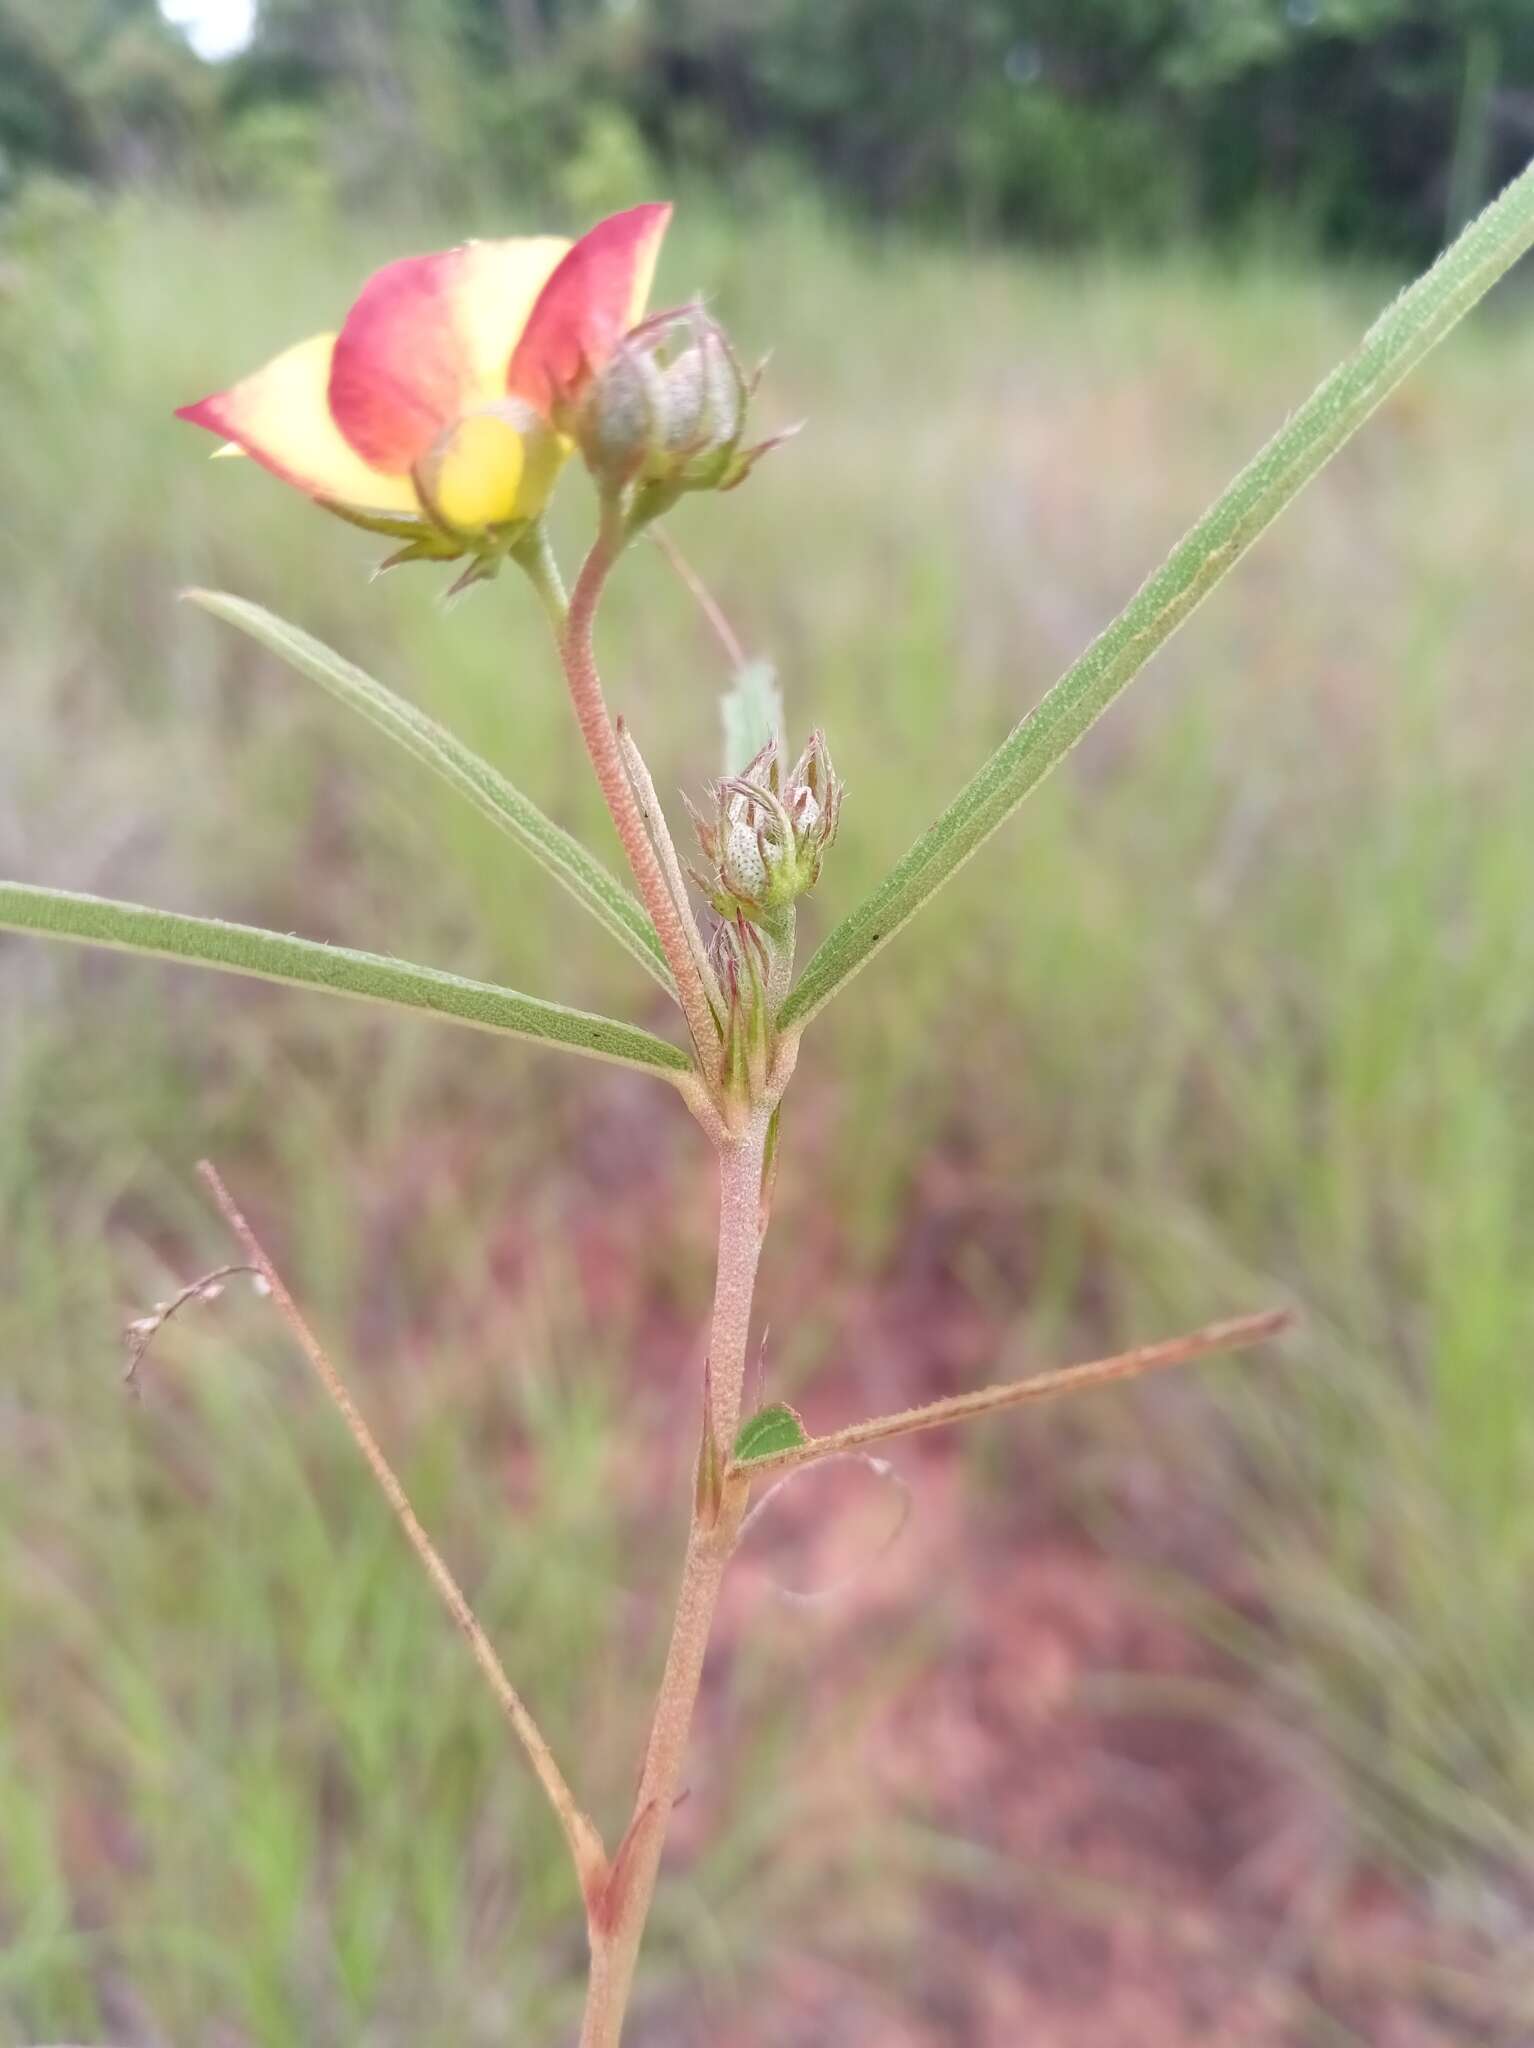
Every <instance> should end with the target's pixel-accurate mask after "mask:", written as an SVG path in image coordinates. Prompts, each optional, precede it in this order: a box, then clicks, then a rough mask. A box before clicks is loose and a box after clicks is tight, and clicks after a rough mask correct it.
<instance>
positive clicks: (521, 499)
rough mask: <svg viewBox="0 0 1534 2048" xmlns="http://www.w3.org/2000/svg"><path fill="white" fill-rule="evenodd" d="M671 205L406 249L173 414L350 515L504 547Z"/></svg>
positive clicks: (645, 279) (450, 545)
mask: <svg viewBox="0 0 1534 2048" xmlns="http://www.w3.org/2000/svg"><path fill="white" fill-rule="evenodd" d="M670 217H671V208H670V207H669V206H664V205H648V206H636V207H633V208H631V209H630V210H629V211H628V212H626V213H617V214H613V215H612V216H611V217H610V218H609V219H607V220H604V221H600V222H599V223H598V224H597V225H596V226H595V227H594V228H592V229H591V230H590V231H589V233H587V234H585V235H583V236H582V237H581V238H580V240H579V241H577V242H574V243H569V242H565V241H563V240H561V239H559V238H558V237H554V236H535V237H527V238H514V239H511V240H506V241H495V242H468V243H465V244H464V245H463V246H462V247H461V248H457V249H445V250H442V251H439V252H438V253H436V254H433V255H430V256H407V257H404V258H402V259H401V260H400V261H399V262H397V263H390V264H388V265H386V266H385V267H384V269H382V270H380V271H378V272H377V273H376V274H375V275H374V276H373V277H371V278H369V280H368V282H367V283H366V284H365V285H364V286H363V288H362V291H361V293H360V294H359V296H358V298H357V300H356V302H355V304H354V305H353V306H352V308H351V311H350V312H349V313H348V314H347V316H346V319H345V320H344V322H343V323H342V326H341V330H340V332H339V333H338V334H316V335H312V336H311V337H310V338H309V340H307V341H301V342H298V343H297V344H295V346H294V347H292V348H289V349H286V350H284V352H283V353H282V354H281V355H279V356H277V357H275V358H274V359H273V360H272V361H271V362H269V363H268V364H267V365H266V366H265V368H264V369H260V370H257V371H255V372H254V374H253V375H251V376H249V377H246V378H244V379H242V380H241V382H239V383H238V384H234V385H231V386H230V388H229V389H228V390H227V391H220V392H217V393H215V394H214V395H213V396H212V397H211V398H204V399H202V400H200V401H199V402H198V403H197V404H196V405H187V406H182V407H181V408H180V410H179V413H178V417H179V418H181V419H186V420H191V421H192V422H193V423H194V424H195V425H197V426H201V427H207V428H209V429H210V430H211V431H212V432H214V433H216V434H218V435H220V436H222V437H223V439H224V441H225V442H226V443H228V444H230V452H231V453H232V452H233V451H234V450H235V449H239V450H242V451H243V452H244V453H245V454H247V455H251V456H253V457H254V458H255V460H256V461H257V462H259V463H261V464H262V465H263V466H264V467H265V468H267V469H269V470H271V471H272V473H273V474H274V475H275V476H279V477H281V478H282V479H283V481H284V482H286V483H290V484H293V485H295V486H296V487H297V488H298V489H299V490H301V491H304V492H306V493H307V494H308V496H309V497H311V498H313V499H315V500H316V501H317V502H318V503H319V504H321V505H324V506H325V507H326V508H327V509H329V510H330V511H333V512H338V513H339V514H341V516H342V517H343V518H346V519H350V520H353V521H355V522H357V523H358V524H361V525H364V526H369V527H372V528H375V529H376V530H378V531H380V532H384V533H389V534H393V535H395V536H396V537H398V538H400V539H403V540H405V541H407V542H408V543H410V545H409V546H408V547H407V548H406V549H405V550H404V553H405V554H406V555H407V556H417V555H419V556H435V557H439V558H443V559H447V558H451V557H452V556H455V555H461V554H465V553H469V554H474V555H480V556H486V555H495V554H498V553H500V552H501V551H503V550H504V548H505V547H506V546H508V545H509V544H510V543H511V541H513V540H514V539H515V537H516V536H517V535H518V534H519V533H520V532H521V531H523V530H524V528H525V526H526V524H527V522H529V521H530V520H534V519H536V518H537V517H538V515H539V514H540V513H541V512H542V510H543V508H544V505H545V504H546V502H547V500H548V496H549V493H550V491H551V490H552V488H553V486H554V481H555V479H556V477H557V476H558V474H559V471H560V469H561V467H562V466H563V464H564V462H565V459H566V457H567V456H568V455H569V453H570V450H571V447H572V445H573V441H572V435H573V431H574V426H575V419H576V414H577V411H578V408H579V406H580V403H581V400H582V398H583V397H584V395H585V393H586V391H587V389H588V387H589V386H590V384H591V381H592V379H593V378H595V377H597V376H598V375H600V374H601V372H602V371H603V370H604V369H605V368H606V366H607V364H608V363H609V362H610V361H611V360H612V358H613V356H614V354H615V353H616V351H617V350H618V348H619V346H620V345H621V343H622V342H623V339H624V337H625V335H627V334H628V333H629V332H630V330H631V329H632V328H633V327H635V326H636V324H637V323H638V322H639V321H640V319H641V318H642V316H643V314H644V310H645V305H646V302H647V301H648V298H649V294H650V285H651V281H652V279H653V276H654V272H655V262H656V257H657V255H658V254H659V250H660V243H661V238H662V236H663V235H664V234H665V231H666V225H667V222H668V221H669V220H670Z"/></svg>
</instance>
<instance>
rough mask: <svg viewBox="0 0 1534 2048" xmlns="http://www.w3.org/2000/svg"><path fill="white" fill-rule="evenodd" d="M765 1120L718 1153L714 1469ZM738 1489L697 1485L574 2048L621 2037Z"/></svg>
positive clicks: (737, 1343)
mask: <svg viewBox="0 0 1534 2048" xmlns="http://www.w3.org/2000/svg"><path fill="white" fill-rule="evenodd" d="M769 1122H770V1118H769V1115H768V1113H767V1112H766V1111H765V1110H759V1111H757V1112H755V1113H754V1114H753V1116H752V1118H751V1120H750V1122H749V1123H748V1125H747V1127H746V1129H745V1130H744V1132H742V1133H741V1135H740V1136H739V1137H738V1138H736V1139H734V1140H733V1141H732V1142H731V1143H730V1144H728V1145H727V1146H725V1147H724V1148H722V1150H721V1153H720V1168H719V1264H718V1270H717V1274H716V1277H715V1282H714V1308H713V1316H712V1320H711V1323H710V1327H709V1349H708V1365H709V1369H708V1375H707V1387H708V1396H707V1412H706V1414H705V1417H704V1428H705V1431H706V1432H707V1436H706V1440H705V1445H704V1453H703V1456H704V1460H705V1462H708V1461H710V1460H711V1459H712V1458H713V1457H714V1456H715V1454H717V1461H718V1463H720V1464H722V1462H723V1459H724V1458H725V1457H727V1456H728V1453H729V1447H730V1445H731V1444H732V1443H733V1442H734V1440H735V1433H736V1431H737V1429H738V1428H739V1426H740V1410H741V1401H742V1395H743V1391H744V1387H745V1379H746V1349H747V1341H748V1338H749V1335H750V1328H751V1299H752V1295H753V1292H754V1290H755V1286H756V1268H757V1260H758V1258H759V1256H760V1253H761V1245H762V1236H763V1232H764V1230H765V1227H766V1215H765V1209H764V1206H763V1201H762V1171H763V1165H764V1162H765V1159H766V1154H767V1133H768V1125H769ZM746 1492H747V1489H746V1488H745V1487H744V1486H735V1487H729V1488H726V1489H724V1490H723V1492H722V1493H720V1494H712V1493H711V1491H710V1489H708V1488H706V1487H700V1488H699V1489H698V1496H697V1500H696V1503H695V1505H694V1508H693V1517H692V1526H691V1528H690V1529H689V1531H688V1536H687V1556H686V1560H685V1562H684V1564H683V1567H682V1583H681V1589H680V1591H679V1593H678V1596H677V1606H676V1618H675V1620H674V1621H673V1623H672V1628H671V1644H670V1648H669V1649H668V1650H667V1653H666V1668H665V1671H664V1673H663V1675H662V1678H661V1683H660V1692H659V1696H658V1697H657V1700H656V1704H655V1717H654V1720H653V1722H652V1723H651V1727H650V1739H649V1743H648V1745H647V1747H646V1751H645V1760H644V1768H643V1770H642V1771H641V1773H640V1780H639V1791H638V1794H637V1796H636V1798H635V1801H634V1811H633V1817H632V1819H631V1820H630V1822H629V1826H628V1831H627V1833H626V1834H625V1836H624V1838H623V1841H622V1842H621V1843H620V1845H619V1847H618V1849H617V1851H616V1853H615V1854H614V1856H613V1859H612V1863H611V1865H610V1866H609V1871H608V1877H607V1881H606V1883H605V1884H604V1885H603V1886H602V1887H601V1888H600V1889H599V1890H598V1891H596V1892H595V1893H594V1894H591V1893H588V1898H587V1907H588V1927H589V1933H590V1939H591V1977H590V1982H589V1985H588V1989H587V1996H586V2015H585V2020H584V2023H583V2025H582V2028H581V2043H580V2048H617V2044H618V2042H619V2041H620V2039H621V2037H622V2032H623V2020H624V2015H625V2013H626V2012H627V2010H628V2002H629V1994H630V1991H631V1989H632V1987H633V1981H634V1966H635V1963H636V1962H637V1960H638V1956H639V1945H640V1942H641V1940H642V1939H643V1937H644V1930H645V1922H646V1920H647V1919H648V1918H649V1912H650V1902H651V1900H652V1899H653V1897H654V1895H655V1880H656V1876H657V1874H658V1872H659V1869H660V1859H661V1851H662V1849H663V1848H664V1847H665V1841H666V1834H667V1831H668V1829H669V1827H670V1822H671V1811H672V1808H673V1807H674V1806H675V1804H676V1799H677V1794H678V1791H679V1789H680V1786H681V1778H682V1767H683V1763H684V1762H685V1759H686V1754H687V1743H688V1737H689V1734H690V1731H691V1728H692V1718H693V1710H694V1708H695V1706H696V1705H697V1699H698V1687H699V1684H700V1682H701V1680H702V1676H703V1660H704V1657H705V1656H706V1654H707V1651H708V1641H709V1636H710V1634H711V1632H712V1630H713V1624H714V1610H715V1608H716V1606H717V1605H718V1601H719V1588H720V1585H721V1583H722V1582H723V1579H724V1574H725V1569H726V1567H727V1566H728V1564H729V1562H730V1558H731V1557H732V1555H733V1554H734V1550H735V1543H736V1538H737V1537H738V1535H739V1533H740V1523H741V1516H742V1513H743V1511H744V1508H745V1501H746Z"/></svg>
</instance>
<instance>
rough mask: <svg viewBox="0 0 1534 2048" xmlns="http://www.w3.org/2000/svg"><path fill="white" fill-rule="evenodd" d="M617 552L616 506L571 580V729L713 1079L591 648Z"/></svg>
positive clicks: (706, 1024) (564, 643)
mask: <svg viewBox="0 0 1534 2048" xmlns="http://www.w3.org/2000/svg"><path fill="white" fill-rule="evenodd" d="M621 547H622V531H621V520H620V518H619V517H618V515H617V513H616V511H615V509H614V508H612V507H607V506H604V508H603V516H602V524H601V528H600V530H599V531H598V534H597V538H596V540H595V541H594V542H593V543H592V547H591V552H590V554H589V555H588V556H587V557H586V560H585V563H584V565H583V566H582V569H581V573H580V575H579V577H578V578H577V579H576V585H575V593H574V595H573V597H572V598H571V600H570V612H569V617H568V620H567V622H566V625H565V630H564V633H563V635H562V636H561V638H560V642H559V649H560V659H561V661H562V663H563V665H564V671H565V680H566V682H567V683H568V685H569V688H570V699H571V702H572V703H573V704H574V706H575V717H576V723H577V724H578V725H579V726H580V729H581V738H582V739H583V740H584V741H585V742H586V752H587V753H588V754H589V755H590V757H591V765H592V768H593V770H594V771H595V773H596V778H597V783H598V786H599V787H600V789H601V791H602V795H603V798H604V799H605V801H606V804H607V808H608V810H609V812H610V813H611V814H612V821H613V824H614V825H615V827H616V828H617V832H618V838H619V840H620V841H621V842H622V846H623V851H624V853H625V854H626V855H627V857H628V864H629V866H630V868H631V869H632V870H633V874H634V880H635V881H636V882H637V883H638V885H639V894H640V897H641V898H642V900H643V902H644V906H645V908H646V910H648V911H649V913H650V919H651V922H652V923H653V924H654V926H655V930H656V933H657V935H658V936H659V938H660V942H661V946H662V948H663V950H664V952H665V955H666V962H667V965H668V966H669V967H670V969H671V977H672V979H673V981H674V982H675V983H676V994H677V1001H678V1003H680V1005H681V1008H682V1015H683V1016H684V1017H685V1018H686V1020H687V1028H688V1030H689V1032H690V1033H691V1034H692V1041H693V1045H694V1048H695V1050H696V1052H697V1056H698V1060H699V1063H700V1065H701V1066H702V1068H703V1070H704V1072H705V1074H707V1075H709V1076H710V1077H712V1076H713V1075H714V1074H715V1073H716V1072H717V1070H718V1065H719V1033H718V1031H717V1030H716V1029H715V1025H714V1016H713V1012H712V1010H711V1009H710V1008H709V1003H708V996H707V994H706V992H705V990H704V987H703V983H702V982H701V980H700V979H699V978H698V970H697V967H696V966H695V965H694V962H693V953H692V946H691V945H690V944H689V941H688V935H687V931H686V928H685V925H684V923H683V919H684V917H685V918H688V919H690V918H691V912H690V910H688V909H687V907H686V905H685V904H684V905H683V906H681V907H680V908H679V907H678V905H677V904H676V903H675V902H674V901H673V899H672V896H671V892H670V890H669V889H668V888H667V886H666V878H665V876H664V874H663V873H662V872H661V865H660V861H659V859H658V858H657V856H656V852H655V848H654V847H653V846H652V845H651V844H650V835H649V833H648V831H647V830H646V829H645V821H644V816H643V813H642V811H641V810H640V806H639V800H638V798H637V797H636V796H635V794H634V790H633V786H632V784H631V783H630V781H629V777H628V771H627V769H626V768H625V767H624V764H623V754H622V750H621V748H620V747H619V745H618V735H617V733H616V732H615V731H614V729H613V722H612V719H611V718H610V717H609V715H608V710H607V700H606V698H605V697H604V696H603V694H602V679H601V677H600V675H599V674H598V673H597V665H596V655H595V652H594V650H593V648H592V640H591V636H592V626H593V623H594V621H595V617H596V609H597V604H598V602H599V601H600V598H601V595H602V590H603V586H604V585H605V584H606V582H607V578H608V574H609V572H610V571H611V569H612V566H613V564H614V562H615V561H616V560H617V558H618V553H619V550H620V549H621Z"/></svg>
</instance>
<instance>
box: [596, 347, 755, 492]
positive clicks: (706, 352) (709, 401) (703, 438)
mask: <svg viewBox="0 0 1534 2048" xmlns="http://www.w3.org/2000/svg"><path fill="white" fill-rule="evenodd" d="M751 390H752V386H751V384H750V382H748V380H747V378H746V375H745V373H744V371H743V370H742V369H741V366H740V362H739V360H738V358H737V357H736V354H735V351H734V350H733V349H732V348H731V346H730V343H729V341H728V339H727V338H726V336H725V333H724V330H723V329H722V328H721V327H720V326H718V324H717V323H716V322H715V321H713V320H711V319H710V318H709V316H708V315H707V314H706V313H705V312H704V311H703V309H702V308H701V307H700V306H687V307H684V308H682V309H681V311H679V312H673V313H660V314H657V315H656V316H655V317H654V318H653V319H650V320H646V321H645V322H644V323H643V324H642V325H641V326H639V327H636V328H635V329H634V330H633V331H632V333H630V334H629V335H628V336H627V337H626V338H625V339H624V341H623V342H622V343H621V345H620V346H619V348H618V349H617V351H616V353H615V354H614V355H613V357H612V359H611V361H610V362H609V363H608V364H607V366H606V368H605V369H604V370H603V371H602V372H601V374H600V375H599V376H597V377H595V378H593V380H592V382H591V385H590V388H589V389H588V391H587V393H586V397H585V401H584V403H583V404H582V406H581V410H580V413H579V416H578V418H577V420H576V423H575V433H576V439H577V440H578V441H579V443H580V447H581V453H582V454H583V455H584V456H585V458H586V464H587V467H588V468H589V469H590V470H591V472H592V474H593V475H594V476H595V477H596V478H597V480H598V482H599V483H601V484H603V485H605V486H607V487H608V488H609V489H618V490H621V489H624V488H626V487H627V486H629V485H631V484H633V485H639V486H643V487H648V488H649V489H650V490H652V491H654V492H656V493H657V494H659V495H662V496H664V497H665V498H667V499H668V500H669V499H671V498H674V497H676V496H677V495H678V494H679V493H681V492H683V491H709V490H729V489H731V488H732V487H733V486H734V485H735V484H737V483H739V482H741V480H742V479H743V478H744V477H745V475H746V474H747V472H748V471H749V470H750V468H751V466H752V464H753V463H754V462H756V460H757V459H758V458H759V457H760V456H761V455H762V454H764V453H765V452H766V449H767V448H768V447H771V446H774V445H775V443H774V442H764V443H762V444H761V445H760V446H759V447H756V448H750V449H742V447H741V445H740V442H741V436H742V434H743V433H744V431H745V424H746V406H747V402H748V400H749V399H750V396H751ZM777 438H778V439H782V438H784V437H783V436H781V435H780V436H778V437H777Z"/></svg>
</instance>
